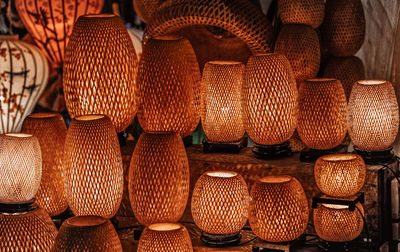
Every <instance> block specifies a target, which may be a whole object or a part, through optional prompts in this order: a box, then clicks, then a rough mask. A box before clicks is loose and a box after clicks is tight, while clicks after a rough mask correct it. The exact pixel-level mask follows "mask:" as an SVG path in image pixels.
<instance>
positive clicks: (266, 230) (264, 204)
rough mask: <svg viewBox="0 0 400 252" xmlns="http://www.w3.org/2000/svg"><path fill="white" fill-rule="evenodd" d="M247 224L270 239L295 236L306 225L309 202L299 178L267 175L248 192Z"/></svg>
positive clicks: (283, 240) (292, 238)
mask: <svg viewBox="0 0 400 252" xmlns="http://www.w3.org/2000/svg"><path fill="white" fill-rule="evenodd" d="M249 222H250V227H251V229H252V230H253V232H254V234H256V235H257V236H258V237H260V238H261V239H263V240H266V241H269V242H286V241H291V240H295V239H296V238H298V237H299V236H300V235H301V234H302V233H303V232H304V230H305V229H306V227H307V223H308V202H307V197H306V194H305V193H304V190H303V187H302V186H301V184H300V182H299V181H298V180H297V179H295V178H293V177H290V176H268V177H264V178H261V179H260V180H259V181H257V182H256V183H255V184H254V185H253V187H252V189H251V192H250V210H249Z"/></svg>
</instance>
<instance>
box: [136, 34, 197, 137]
mask: <svg viewBox="0 0 400 252" xmlns="http://www.w3.org/2000/svg"><path fill="white" fill-rule="evenodd" d="M199 81H200V72H199V67H198V64H197V61H196V58H195V55H194V52H193V49H192V47H191V45H190V43H189V41H188V40H186V39H183V38H178V37H174V36H168V37H161V38H157V39H152V40H150V41H149V42H148V43H147V44H146V45H145V46H144V48H143V54H142V58H141V61H140V66H139V73H138V86H139V97H140V105H139V112H138V118H139V123H140V125H141V126H142V128H143V129H144V131H145V132H154V131H157V132H161V131H162V132H178V133H180V134H181V135H182V136H187V135H189V134H191V133H192V132H191V130H194V129H195V128H196V127H195V126H197V124H198V121H199V119H200V113H199V111H198V109H199V104H200V85H199V84H200V83H199ZM194 125H195V126H194Z"/></svg>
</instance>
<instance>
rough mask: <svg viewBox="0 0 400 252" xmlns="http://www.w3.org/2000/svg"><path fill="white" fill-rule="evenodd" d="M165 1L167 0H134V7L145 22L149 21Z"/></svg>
mask: <svg viewBox="0 0 400 252" xmlns="http://www.w3.org/2000/svg"><path fill="white" fill-rule="evenodd" d="M165 1H166V0H133V7H134V8H135V12H136V14H137V15H138V16H139V17H140V19H141V20H143V21H144V22H145V23H149V22H150V21H151V19H152V17H153V14H154V13H155V12H156V11H157V10H158V8H159V7H160V6H161V4H162V3H163V2H165Z"/></svg>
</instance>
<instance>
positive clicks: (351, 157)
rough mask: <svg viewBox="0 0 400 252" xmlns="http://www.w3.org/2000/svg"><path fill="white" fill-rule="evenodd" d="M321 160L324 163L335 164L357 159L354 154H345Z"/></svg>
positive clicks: (323, 157)
mask: <svg viewBox="0 0 400 252" xmlns="http://www.w3.org/2000/svg"><path fill="white" fill-rule="evenodd" d="M321 159H322V160H324V161H326V162H337V161H353V160H356V159H357V155H356V154H351V153H346V154H342V155H340V154H333V155H326V156H322V157H321Z"/></svg>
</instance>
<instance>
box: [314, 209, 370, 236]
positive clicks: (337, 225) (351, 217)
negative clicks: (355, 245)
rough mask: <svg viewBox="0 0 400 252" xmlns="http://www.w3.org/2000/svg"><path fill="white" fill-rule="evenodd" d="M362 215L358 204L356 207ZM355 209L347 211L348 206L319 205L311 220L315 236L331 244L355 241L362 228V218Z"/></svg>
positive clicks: (362, 210)
mask: <svg viewBox="0 0 400 252" xmlns="http://www.w3.org/2000/svg"><path fill="white" fill-rule="evenodd" d="M356 207H357V208H358V209H360V211H361V212H362V215H364V209H363V207H362V205H361V204H360V203H358V204H357V205H356ZM362 215H361V214H360V212H359V211H358V210H357V209H356V210H355V211H352V212H351V211H349V207H348V206H343V205H331V204H320V205H319V206H318V208H317V209H314V213H313V219H314V227H315V231H316V232H317V235H318V236H319V237H320V238H321V239H323V240H325V241H331V242H347V241H352V240H354V239H356V238H357V237H358V236H359V235H360V234H361V232H362V230H363V227H364V222H363V217H362Z"/></svg>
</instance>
